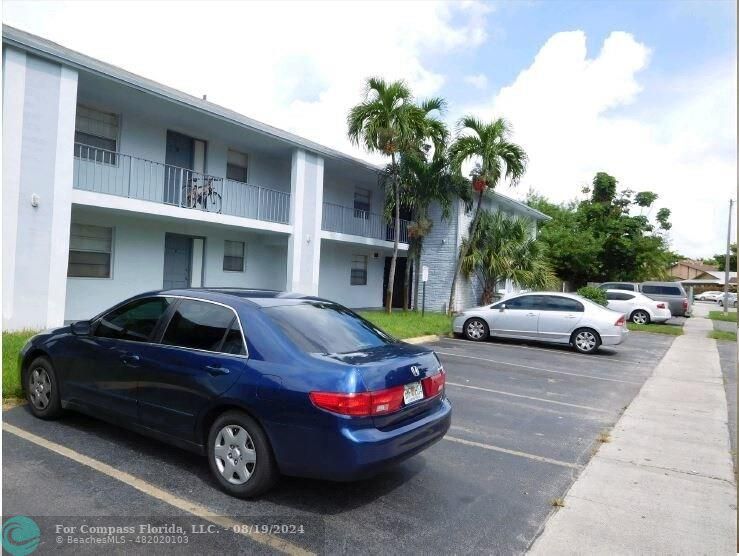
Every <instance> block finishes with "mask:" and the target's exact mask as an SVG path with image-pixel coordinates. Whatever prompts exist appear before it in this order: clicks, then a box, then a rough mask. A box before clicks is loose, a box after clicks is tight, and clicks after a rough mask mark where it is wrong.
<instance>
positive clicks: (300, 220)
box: [287, 149, 323, 295]
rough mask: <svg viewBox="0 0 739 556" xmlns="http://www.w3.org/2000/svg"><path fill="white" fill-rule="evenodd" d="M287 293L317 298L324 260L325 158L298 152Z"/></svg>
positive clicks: (294, 162)
mask: <svg viewBox="0 0 739 556" xmlns="http://www.w3.org/2000/svg"><path fill="white" fill-rule="evenodd" d="M290 183H291V189H290V194H291V203H290V222H291V223H292V227H293V233H292V234H291V235H290V239H289V240H288V248H287V289H288V290H290V291H293V292H298V293H304V294H309V295H316V294H317V293H318V279H319V271H320V260H321V214H322V210H323V158H321V157H320V156H316V155H314V154H310V153H307V152H305V151H304V150H302V149H295V151H294V152H293V159H292V172H291V177H290Z"/></svg>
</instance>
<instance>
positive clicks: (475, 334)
mask: <svg viewBox="0 0 739 556" xmlns="http://www.w3.org/2000/svg"><path fill="white" fill-rule="evenodd" d="M463 331H464V337H465V338H467V339H468V340H472V341H473V342H481V341H483V340H487V339H488V336H490V328H489V327H488V323H487V322H485V320H484V319H481V318H479V317H473V318H471V319H468V320H467V321H466V322H465V323H464V329H463Z"/></svg>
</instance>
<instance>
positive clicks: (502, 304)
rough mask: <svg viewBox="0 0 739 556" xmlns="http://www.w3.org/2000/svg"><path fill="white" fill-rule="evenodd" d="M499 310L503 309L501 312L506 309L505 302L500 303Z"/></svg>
mask: <svg viewBox="0 0 739 556" xmlns="http://www.w3.org/2000/svg"><path fill="white" fill-rule="evenodd" d="M498 310H499V311H501V312H503V311H505V303H501V304H500V305H499V306H498Z"/></svg>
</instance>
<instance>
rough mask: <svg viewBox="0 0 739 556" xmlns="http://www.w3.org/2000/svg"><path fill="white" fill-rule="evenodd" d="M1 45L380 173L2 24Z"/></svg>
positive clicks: (322, 147)
mask: <svg viewBox="0 0 739 556" xmlns="http://www.w3.org/2000/svg"><path fill="white" fill-rule="evenodd" d="M3 43H6V44H8V45H10V46H14V47H16V48H20V49H22V50H26V51H29V52H31V53H33V54H35V55H37V56H40V57H42V58H46V59H51V60H53V61H55V62H59V63H62V64H65V65H68V66H71V67H75V68H77V69H82V70H84V71H88V72H91V73H94V74H97V75H100V76H102V77H106V78H108V79H112V80H114V81H117V82H119V83H121V84H124V85H127V86H130V87H133V88H136V89H139V90H141V91H143V92H146V93H149V94H153V95H156V96H159V97H162V98H164V99H166V100H169V101H171V102H175V103H178V104H181V105H184V106H186V107H188V108H192V109H195V110H198V111H200V112H204V113H206V114H209V115H211V116H215V117H218V118H220V119H222V120H225V121H228V122H230V123H233V124H236V125H239V126H242V127H246V128H249V129H251V130H253V131H257V132H259V133H262V134H265V135H269V136H271V137H273V138H275V139H277V140H280V141H284V142H286V143H288V144H291V145H293V146H295V147H297V148H302V149H305V150H308V151H311V152H313V153H316V154H320V155H322V156H324V157H327V158H333V159H338V160H343V161H345V162H350V163H352V164H357V165H360V166H363V167H364V168H366V169H368V170H372V171H379V170H381V166H378V165H376V164H372V163H371V162H367V161H365V160H362V159H360V158H357V157H355V156H352V155H349V154H346V153H343V152H341V151H338V150H336V149H332V148H330V147H326V146H325V145H321V144H320V143H316V142H315V141H312V140H310V139H306V138H304V137H301V136H299V135H296V134H294V133H291V132H289V131H285V130H282V129H280V128H277V127H274V126H271V125H269V124H266V123H263V122H260V121H258V120H255V119H253V118H249V117H248V116H245V115H243V114H240V113H238V112H236V111H234V110H231V109H229V108H226V107H223V106H220V105H218V104H215V103H213V102H209V101H207V100H203V99H200V98H198V97H195V96H193V95H190V94H188V93H185V92H183V91H180V90H177V89H174V88H172V87H169V86H167V85H164V84H162V83H159V82H157V81H154V80H152V79H148V78H146V77H143V76H140V75H137V74H135V73H132V72H129V71H127V70H124V69H123V68H119V67H118V66H114V65H113V64H109V63H107V62H103V61H102V60H98V59H96V58H93V57H91V56H88V55H86V54H82V53H81V52H77V51H75V50H71V49H69V48H67V47H65V46H63V45H60V44H58V43H55V42H53V41H50V40H49V39H45V38H43V37H40V36H38V35H34V34H32V33H29V32H28V31H23V30H22V29H18V28H16V27H11V26H10V25H6V24H5V23H3Z"/></svg>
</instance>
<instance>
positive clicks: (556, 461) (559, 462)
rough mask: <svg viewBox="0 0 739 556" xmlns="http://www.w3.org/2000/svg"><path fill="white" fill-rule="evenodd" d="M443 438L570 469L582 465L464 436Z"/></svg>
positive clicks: (578, 467) (579, 467) (580, 467)
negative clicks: (476, 440)
mask: <svg viewBox="0 0 739 556" xmlns="http://www.w3.org/2000/svg"><path fill="white" fill-rule="evenodd" d="M444 440H449V441H450V442H457V443H459V444H465V445H467V446H475V447H476V448H483V449H485V450H492V451H494V452H503V453H504V454H510V455H512V456H518V457H521V458H526V459H532V460H534V461H541V462H543V463H551V464H552V465H559V466H560V467H569V468H571V469H582V465H578V464H576V463H570V462H569V461H562V460H559V459H552V458H545V457H544V456H537V455H535V454H529V453H528V452H519V451H518V450H509V449H508V448H501V447H500V446H493V445H492V444H483V443H482V442H474V441H472V440H465V439H464V438H457V437H456V436H449V435H446V436H445V437H444Z"/></svg>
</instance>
